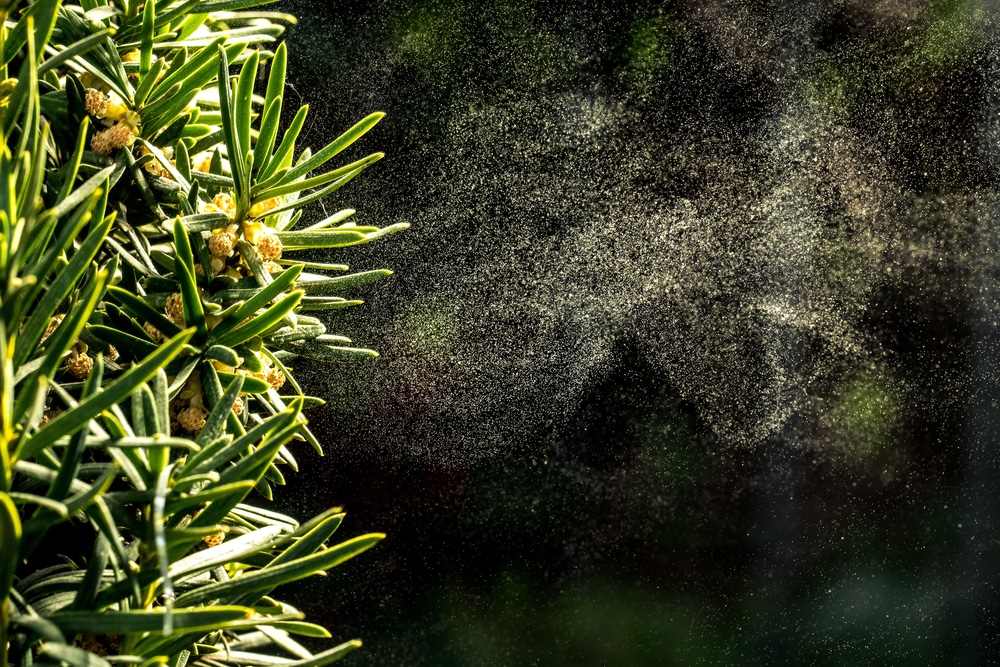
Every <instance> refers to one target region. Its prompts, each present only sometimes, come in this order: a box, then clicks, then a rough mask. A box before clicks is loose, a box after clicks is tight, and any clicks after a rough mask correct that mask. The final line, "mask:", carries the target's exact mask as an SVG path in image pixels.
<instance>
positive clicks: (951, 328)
mask: <svg viewBox="0 0 1000 667" xmlns="http://www.w3.org/2000/svg"><path fill="white" fill-rule="evenodd" d="M277 6H278V7H279V8H281V9H285V10H289V11H292V12H293V13H295V14H296V15H298V16H299V19H300V22H299V24H298V25H297V26H295V27H294V28H293V29H291V31H290V36H289V40H290V47H291V48H290V51H289V56H290V60H289V77H288V78H289V81H290V83H291V85H292V86H293V87H294V91H295V92H296V93H298V95H300V96H301V98H302V102H308V103H309V104H310V120H309V122H308V123H307V127H306V130H305V140H306V142H307V143H310V144H311V145H313V146H314V147H315V146H318V145H319V144H320V142H322V141H324V140H329V139H330V138H332V137H333V136H334V135H336V134H337V133H338V132H340V131H342V130H344V129H346V128H347V127H349V126H350V125H351V124H353V123H354V122H355V121H356V120H358V119H360V118H361V117H363V116H364V115H365V114H367V113H369V112H371V111H374V110H382V111H385V112H387V116H386V118H385V120H384V121H382V122H381V123H380V124H379V125H378V126H377V128H376V129H375V130H374V131H373V133H372V134H371V135H369V136H367V137H366V138H365V139H364V140H363V142H361V145H359V146H357V147H352V149H351V152H350V157H360V156H361V155H364V154H366V153H367V152H373V151H384V152H385V153H386V155H387V157H386V159H385V160H383V161H381V162H379V163H378V164H377V165H376V166H374V167H373V168H372V169H371V170H370V171H369V172H368V173H366V174H364V175H363V177H361V178H359V179H357V180H356V181H354V182H352V183H351V184H350V185H349V186H348V187H346V188H344V189H342V190H341V191H339V192H338V193H337V194H336V195H335V197H334V198H333V199H332V200H331V201H330V202H329V203H327V204H325V207H326V213H331V212H332V211H333V210H334V209H335V208H338V207H342V208H347V207H350V208H355V209H357V211H358V213H357V214H356V219H357V220H358V222H359V224H364V223H365V222H371V223H372V224H378V225H384V224H390V223H394V222H399V221H409V222H411V223H412V225H413V226H412V228H411V229H410V230H409V231H407V232H406V233H404V234H402V235H398V236H393V237H391V238H389V239H386V240H384V241H382V242H380V243H378V244H375V245H371V246H362V247H358V248H348V249H345V250H343V251H331V252H330V257H329V258H328V259H329V260H331V261H337V262H341V261H343V262H345V263H349V264H351V266H352V268H355V269H370V268H381V267H389V268H392V269H393V270H394V271H395V272H396V273H395V274H394V275H393V276H392V277H391V278H390V279H388V280H386V281H383V282H380V283H378V284H376V285H373V286H370V287H365V288H362V289H360V290H358V294H357V296H358V297H359V298H363V299H365V301H366V303H365V304H364V305H362V306H359V307H356V308H351V309H346V310H342V311H332V312H331V313H329V314H328V315H327V316H326V321H327V324H328V327H329V329H330V330H331V332H332V333H338V334H344V335H347V336H349V337H351V338H352V339H353V340H354V342H355V343H356V344H358V345H360V346H369V347H373V348H376V349H378V350H379V351H380V353H381V354H382V356H381V357H380V358H379V359H377V360H376V361H375V362H374V363H370V364H359V365H353V366H337V367H334V368H332V369H331V368H327V367H324V368H318V367H302V368H297V369H296V371H297V375H300V376H301V377H302V378H303V379H304V381H305V383H306V384H307V385H308V386H309V387H310V389H311V391H313V392H314V393H316V394H317V395H320V396H323V397H324V398H327V399H328V401H329V402H328V404H327V405H326V406H323V407H321V408H317V409H315V410H314V411H313V412H312V413H311V414H312V417H311V419H312V425H313V427H314V431H315V432H316V433H317V435H318V436H319V437H320V440H321V441H322V442H323V444H324V447H325V449H326V456H325V457H323V458H319V457H316V456H314V455H313V454H312V453H310V452H307V451H305V450H304V449H303V450H301V451H300V452H297V455H299V457H300V464H301V468H302V470H301V471H300V473H299V474H297V475H295V476H292V477H290V478H289V487H288V488H287V489H286V490H285V493H284V494H283V495H282V496H281V507H279V508H278V509H279V510H281V511H288V512H291V513H293V514H296V515H299V516H302V517H305V516H308V515H310V514H314V513H316V512H319V511H321V510H322V509H324V508H325V507H327V506H328V505H331V504H338V505H343V506H345V508H346V510H347V512H348V516H347V519H346V521H345V523H344V525H343V527H342V528H341V529H340V530H341V531H344V533H345V534H357V533H361V532H365V531H384V532H386V533H388V535H389V537H388V538H387V539H386V540H385V541H384V542H383V543H381V544H380V545H379V546H378V547H377V548H376V549H374V550H372V551H371V552H368V553H366V554H365V555H364V556H363V557H362V558H359V559H357V560H354V561H351V562H349V563H347V564H345V565H344V566H342V567H340V568H338V569H337V570H334V571H333V572H332V573H331V576H329V577H326V578H313V579H309V580H306V581H304V582H302V583H300V584H298V585H297V588H295V589H294V592H293V593H292V594H291V597H292V598H294V599H295V600H297V604H300V605H301V608H302V609H303V610H304V611H306V612H307V613H308V615H309V617H311V618H312V619H314V620H316V621H317V622H320V623H323V624H325V625H327V626H328V627H329V628H330V629H331V631H332V632H333V633H334V636H335V637H336V638H338V639H347V638H350V637H361V638H362V639H363V640H364V641H365V648H364V649H363V650H361V651H359V652H357V653H355V654H352V655H351V657H350V658H349V660H351V661H352V663H353V664H358V665H361V664H372V665H374V664H379V665H528V664H534V665H671V664H678V665H687V664H725V665H737V664H747V665H756V664H767V665H769V666H770V665H777V664H787V665H801V664H809V665H914V664H965V665H975V664H988V663H989V661H990V660H992V659H994V656H995V655H996V651H997V649H998V648H1000V647H998V643H997V636H998V635H997V627H996V623H997V620H996V619H997V615H996V603H995V600H996V599H997V595H996V593H997V591H996V590H995V586H996V575H997V569H996V568H997V561H996V556H997V554H996V551H997V548H998V547H997V537H996V535H997V532H996V527H997V524H996V516H997V514H996V503H997V498H998V494H997V479H998V477H997V474H996V473H997V472H998V471H997V468H998V465H1000V464H998V458H1000V457H998V456H997V454H996V451H997V449H996V437H995V436H996V433H995V430H996V427H995V424H996V423H997V420H996V407H995V402H996V397H997V392H996V390H997V387H996V384H997V369H996V364H995V359H996V358H997V357H996V354H995V352H996V350H997V349H998V346H997V340H996V336H997V333H996V331H997V329H996V327H997V324H996V321H997V319H998V313H1000V308H998V302H997V296H998V291H997V275H998V274H997V266H998V264H997V260H996V249H997V248H998V246H1000V235H998V234H997V231H996V224H995V217H996V210H997V207H996V202H997V194H998V193H997V186H998V180H997V174H998V173H1000V172H998V169H997V167H998V166H1000V161H998V156H1000V153H998V151H997V146H998V142H1000V123H998V122H997V119H998V118H1000V116H998V110H1000V104H998V102H1000V97H998V92H1000V89H998V86H997V81H1000V77H998V76H997V74H998V73H1000V68H998V66H997V65H998V63H1000V58H998V56H1000V53H998V44H1000V43H998V41H997V39H996V35H997V34H1000V33H998V32H997V27H998V23H997V20H996V16H995V15H994V14H993V13H992V10H991V8H989V7H987V6H983V5H980V4H977V3H973V2H934V3H915V2H905V1H904V0H898V1H893V0H886V1H884V2H861V1H860V0H859V1H851V0H845V1H844V2H837V3H814V2H788V3H782V2H764V1H760V2H741V3H730V2H722V1H718V2H716V1H709V2H667V3H651V2H626V3H613V4H612V3H603V4H602V5H597V6H593V5H588V6H586V7H584V6H577V5H573V4H566V3H544V2H530V1H528V0H523V1H517V0H516V1H514V2H480V3H464V2H458V1H450V0H437V1H428V2H417V3H413V2H394V1H391V0H386V1H384V2H378V3H373V4H370V5H364V6H361V5H358V6H351V5H338V6H337V7H336V8H331V7H330V6H329V5H328V4H327V3H323V2H309V1H300V2H282V3H278V5H277ZM295 97H296V95H295V93H292V94H291V95H290V100H291V101H293V102H294V100H295ZM323 215H324V211H323V210H316V211H315V214H314V216H315V219H319V218H320V217H322V216H323Z"/></svg>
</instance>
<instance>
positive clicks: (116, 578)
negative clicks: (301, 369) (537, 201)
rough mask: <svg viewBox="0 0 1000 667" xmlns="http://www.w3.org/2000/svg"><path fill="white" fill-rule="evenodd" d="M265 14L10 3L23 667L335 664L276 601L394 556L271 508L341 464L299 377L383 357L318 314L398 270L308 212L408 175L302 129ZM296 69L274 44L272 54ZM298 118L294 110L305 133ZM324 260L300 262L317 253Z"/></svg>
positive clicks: (10, 366) (5, 307)
mask: <svg viewBox="0 0 1000 667" xmlns="http://www.w3.org/2000/svg"><path fill="white" fill-rule="evenodd" d="M259 4H263V2H262V0H159V1H155V2H154V0H147V1H146V2H137V1H135V0H81V1H80V2H78V3H71V2H62V1H61V0H35V1H34V2H30V3H27V2H17V1H16V0H14V1H10V0H6V1H5V0H0V14H2V18H3V22H2V25H0V132H2V133H3V139H4V142H3V145H2V146H0V363H2V368H0V378H2V401H0V665H19V666H20V665H33V664H34V665H56V664H63V665H66V664H69V665H94V666H102V667H103V666H106V665H112V664H135V665H143V666H145V665H171V666H172V667H181V666H183V665H185V664H190V665H204V666H206V667H207V666H210V665H279V664H280V665H297V666H300V667H307V666H314V665H317V666H318V665H325V664H327V663H330V662H333V661H335V660H337V659H339V658H340V657H342V656H343V655H345V654H346V653H348V652H349V651H351V650H353V649H354V648H356V647H357V646H359V645H360V642H357V641H351V642H347V643H345V644H341V645H339V646H335V647H333V648H331V649H329V650H326V651H323V652H320V653H315V654H314V653H312V652H311V651H309V650H307V649H306V648H305V647H304V646H303V645H302V644H301V643H299V642H298V641H296V639H295V638H294V637H295V636H306V637H313V638H315V637H329V633H327V631H326V630H324V629H323V628H322V627H320V626H317V625H313V624H310V623H307V622H305V621H304V620H302V615H301V614H300V613H299V612H298V611H297V610H296V609H295V608H294V607H292V606H291V605H289V604H287V603H284V602H279V601H278V600H276V599H274V598H272V597H271V594H272V591H274V589H276V588H277V587H279V586H281V585H282V584H284V583H287V582H290V581H295V580H297V579H301V578H303V577H307V576H310V575H314V574H317V573H322V572H324V571H326V570H328V569H329V568H332V567H334V566H336V565H338V564H340V563H342V562H343V561H345V560H347V559H349V558H351V557H353V556H355V555H357V554H359V553H361V552H362V551H364V550H366V549H368V548H369V547H371V546H372V545H374V544H375V543H376V542H378V541H379V540H380V539H381V538H382V537H383V536H382V535H380V534H370V535H362V536H360V537H355V538H353V539H350V540H347V541H345V542H340V543H333V542H331V538H332V535H333V533H334V531H335V530H336V529H337V527H338V526H339V525H340V523H341V520H342V518H343V515H342V514H341V513H340V512H339V511H338V510H336V509H332V510H330V511H328V512H325V513H324V514H322V515H320V516H318V517H315V518H313V519H311V520H309V521H306V522H305V523H299V522H298V521H296V520H295V519H293V518H291V517H288V516H283V515H280V514H276V513H274V512H271V511H268V510H265V509H261V508H259V507H255V506H254V505H253V504H252V501H253V498H254V497H260V496H262V497H264V498H271V496H272V490H273V487H274V485H276V484H278V485H280V484H281V483H282V481H283V474H284V473H283V472H282V469H286V468H290V469H293V470H294V469H295V465H296V464H295V459H294V457H293V455H292V452H291V451H290V449H289V445H290V444H291V443H292V442H293V441H303V442H308V443H311V445H312V446H313V447H315V448H317V449H319V447H320V445H319V442H318V441H317V439H316V437H315V436H314V435H313V434H312V433H311V432H310V431H309V428H308V426H307V425H306V419H305V417H304V416H303V410H305V409H306V408H307V407H309V406H312V405H316V404H317V403H319V402H320V400H319V399H317V398H313V397H309V396H306V395H304V394H303V392H302V390H301V388H300V387H299V385H298V384H297V383H296V382H295V380H294V378H293V377H292V375H291V374H290V372H289V365H288V364H289V361H291V360H293V359H295V358H305V359H314V360H320V361H341V360H350V359H355V358H365V357H370V356H374V355H375V353H374V352H372V351H370V350H365V349H359V348H355V347H351V346H350V341H348V340H347V339H345V338H343V337H340V336H334V335H329V334H327V332H326V328H325V325H324V323H323V321H322V320H321V319H320V318H318V317H316V314H317V313H316V311H322V310H329V309H334V308H341V307H344V306H350V305H353V304H357V303H360V302H359V301H357V300H354V299H352V298H351V297H349V296H345V295H344V292H345V291H346V290H349V289H352V288H355V287H359V286H361V285H365V284H367V283H369V282H372V281H374V280H378V279H380V278H382V277H384V276H386V275H388V274H389V272H388V271H366V272H360V273H346V272H347V271H348V267H347V266H343V265H338V264H324V263H321V262H317V261H315V258H310V256H309V253H308V252H307V251H309V250H312V249H317V248H340V247H346V246H351V245H357V244H360V243H366V242H368V241H372V240H375V239H378V238H380V237H382V236H385V235H387V234H391V233H393V232H396V231H399V230H401V229H404V228H405V227H406V225H405V224H398V225H392V226H390V227H386V228H381V229H379V228H375V227H364V226H359V225H356V224H354V223H353V222H351V221H350V217H351V215H352V214H353V211H351V210H346V211H341V212H339V213H336V214H334V215H332V216H330V217H328V218H326V219H324V220H321V221H319V222H316V223H314V224H311V225H308V226H302V225H301V224H300V221H301V214H302V208H303V207H304V206H307V205H308V204H310V203H312V202H315V201H318V200H319V199H321V198H323V197H325V196H326V195H328V194H330V193H331V192H333V191H335V190H337V189H338V188H340V187H342V186H344V185H346V184H347V183H348V182H350V181H351V180H352V179H353V178H355V177H356V176H358V175H359V174H360V173H361V172H362V171H364V170H365V169H366V168H367V167H368V166H370V165H371V164H373V163H374V162H376V161H377V160H378V159H379V158H381V157H382V155H381V154H380V153H376V154H373V155H370V156H368V157H364V158H361V159H355V160H354V161H351V162H349V163H347V164H343V165H340V164H339V163H338V164H335V165H332V166H331V163H332V162H333V161H334V159H335V158H336V157H337V156H338V155H339V154H340V153H341V152H342V151H344V150H345V149H346V148H348V147H349V146H350V145H351V144H352V143H354V142H355V141H356V140H357V139H358V138H360V137H361V136H362V135H364V134H365V133H366V132H367V131H368V130H369V129H371V128H372V126H374V125H375V123H377V122H378V120H379V119H380V117H381V114H372V115H371V116H368V117H367V118H365V119H363V120H362V121H361V122H359V123H358V124H357V125H355V126H354V127H352V128H351V129H349V130H348V131H347V132H345V133H344V134H343V135H341V136H340V137H338V138H336V139H335V140H334V141H332V142H330V143H329V144H327V145H325V146H323V147H321V148H320V149H318V150H316V151H315V152H312V151H310V149H309V148H303V147H301V146H299V145H298V139H299V134H300V132H301V130H302V128H303V126H304V123H305V119H306V114H307V109H306V107H303V108H301V109H299V110H298V112H297V113H296V114H294V116H293V117H292V120H291V121H290V122H289V123H288V124H287V126H286V127H284V130H283V131H282V127H281V118H282V112H283V111H286V110H283V108H282V105H283V102H284V98H283V92H284V88H285V85H284V84H285V66H286V52H285V46H284V45H283V44H280V45H277V46H276V48H273V47H274V46H275V44H276V39H277V38H278V37H279V36H280V35H281V34H282V31H283V30H284V25H285V24H287V23H289V22H291V21H293V19H292V17H289V16H286V15H283V14H278V13H274V12H264V11H260V10H257V9H255V8H254V7H255V6H256V5H259ZM272 48H273V50H271V49H272ZM288 115H290V114H288ZM300 255H301V256H300Z"/></svg>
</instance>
